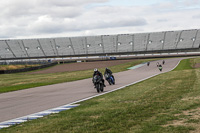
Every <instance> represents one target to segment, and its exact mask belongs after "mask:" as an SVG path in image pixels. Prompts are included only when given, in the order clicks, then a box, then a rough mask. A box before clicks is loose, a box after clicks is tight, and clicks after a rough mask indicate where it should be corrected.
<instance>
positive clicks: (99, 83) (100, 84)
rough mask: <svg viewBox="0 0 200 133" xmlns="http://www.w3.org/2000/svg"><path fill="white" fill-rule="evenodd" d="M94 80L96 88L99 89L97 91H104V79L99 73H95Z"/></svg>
mask: <svg viewBox="0 0 200 133" xmlns="http://www.w3.org/2000/svg"><path fill="white" fill-rule="evenodd" d="M93 82H94V85H95V88H96V89H97V92H98V93H99V92H103V90H104V85H103V81H102V79H101V77H100V76H99V75H95V76H94V77H93Z"/></svg>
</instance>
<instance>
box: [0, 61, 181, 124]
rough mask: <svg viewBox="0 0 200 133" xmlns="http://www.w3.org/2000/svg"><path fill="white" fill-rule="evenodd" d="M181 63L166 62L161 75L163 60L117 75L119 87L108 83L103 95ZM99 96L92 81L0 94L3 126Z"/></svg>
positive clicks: (171, 68) (79, 81)
mask: <svg viewBox="0 0 200 133" xmlns="http://www.w3.org/2000/svg"><path fill="white" fill-rule="evenodd" d="M181 59H182V58H172V59H165V64H164V65H163V70H162V72H160V71H159V69H158V68H157V63H158V62H159V63H160V64H162V61H163V60H158V61H152V62H150V65H149V66H147V64H143V65H141V66H140V67H137V68H134V67H133V69H130V70H127V71H124V72H118V73H114V74H113V75H114V76H115V81H116V84H115V85H109V84H108V82H107V81H105V83H106V87H105V88H104V92H105V93H106V92H109V91H112V90H114V89H116V88H122V89H123V87H124V86H126V85H129V84H132V83H134V82H138V81H141V80H143V79H146V78H149V77H152V76H155V75H158V74H161V73H165V72H168V71H171V70H173V69H174V68H175V67H176V66H177V64H178V63H179V62H180V60H181ZM91 75H92V74H91ZM97 94H98V93H97V91H96V89H94V86H93V83H92V77H91V78H89V79H84V80H78V81H73V82H66V83H60V84H54V85H48V86H41V87H35V88H30V89H25V90H20V91H14V92H8V93H2V94H0V122H4V121H8V120H11V119H15V118H19V117H23V116H26V115H30V114H34V113H37V112H41V111H44V110H48V109H51V108H56V107H59V106H63V105H66V104H70V103H73V102H75V101H79V100H81V99H85V98H88V97H92V96H95V95H97Z"/></svg>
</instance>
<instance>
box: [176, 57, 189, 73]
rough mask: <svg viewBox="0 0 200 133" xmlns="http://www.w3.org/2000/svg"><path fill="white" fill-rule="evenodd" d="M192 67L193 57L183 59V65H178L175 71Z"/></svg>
mask: <svg viewBox="0 0 200 133" xmlns="http://www.w3.org/2000/svg"><path fill="white" fill-rule="evenodd" d="M185 69H192V64H191V59H185V60H182V61H181V65H178V66H177V67H176V68H175V69H174V71H178V70H185Z"/></svg>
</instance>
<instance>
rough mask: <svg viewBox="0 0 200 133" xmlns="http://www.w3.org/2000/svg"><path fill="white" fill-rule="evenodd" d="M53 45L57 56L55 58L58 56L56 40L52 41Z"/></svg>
mask: <svg viewBox="0 0 200 133" xmlns="http://www.w3.org/2000/svg"><path fill="white" fill-rule="evenodd" d="M53 43H54V46H55V50H56V54H57V56H59V52H58V47H57V44H56V39H53Z"/></svg>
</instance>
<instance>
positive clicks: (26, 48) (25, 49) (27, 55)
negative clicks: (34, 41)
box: [18, 40, 30, 57]
mask: <svg viewBox="0 0 200 133" xmlns="http://www.w3.org/2000/svg"><path fill="white" fill-rule="evenodd" d="M21 42H22V46H23V48H24V50H25V52H26V55H27V56H28V57H30V56H29V54H28V52H27V50H28V49H27V48H26V47H25V45H24V41H23V40H21ZM18 43H19V42H18ZM19 45H20V43H19Z"/></svg>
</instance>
